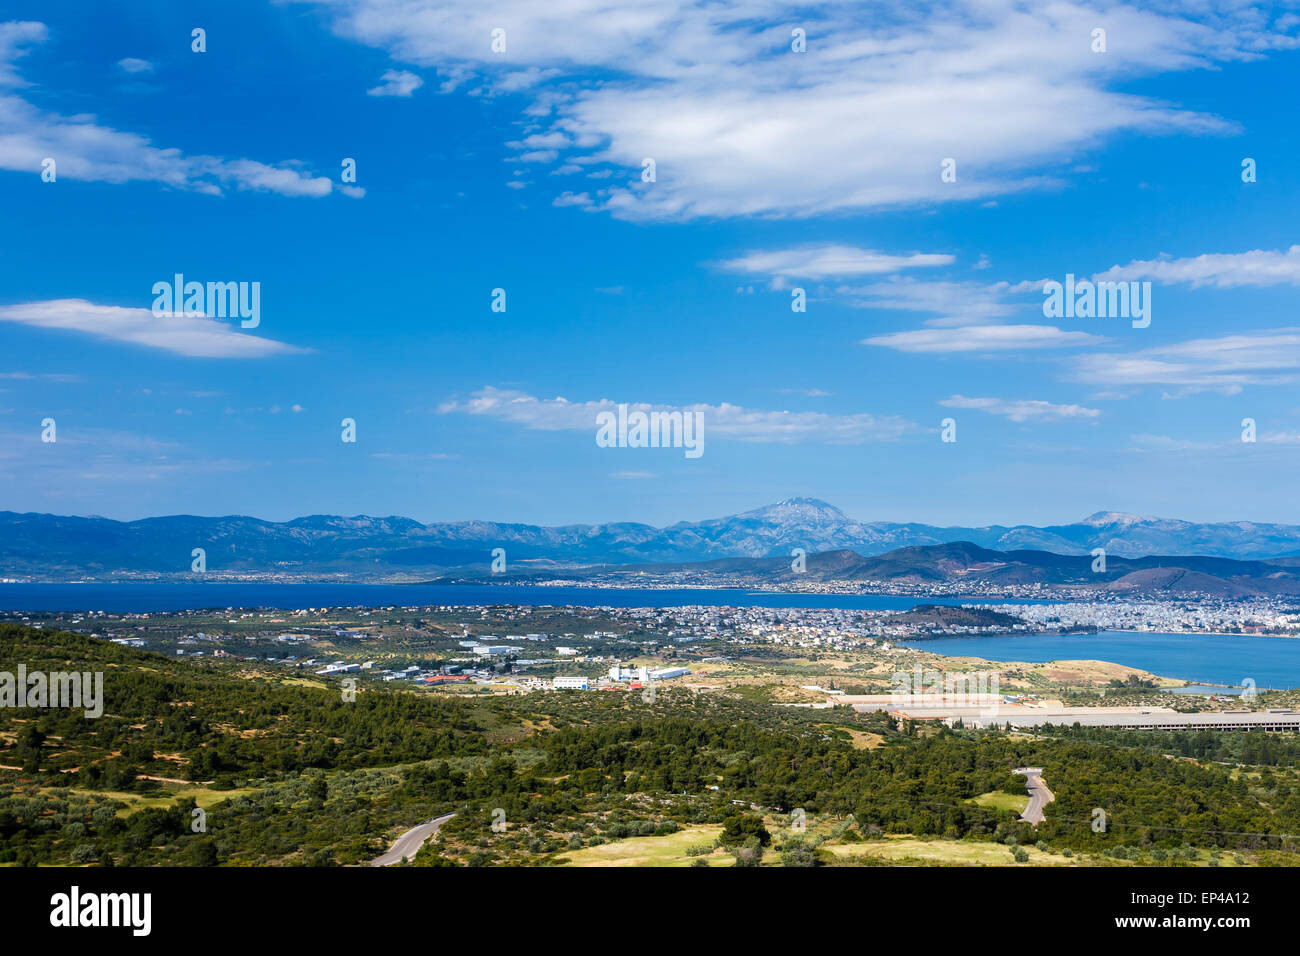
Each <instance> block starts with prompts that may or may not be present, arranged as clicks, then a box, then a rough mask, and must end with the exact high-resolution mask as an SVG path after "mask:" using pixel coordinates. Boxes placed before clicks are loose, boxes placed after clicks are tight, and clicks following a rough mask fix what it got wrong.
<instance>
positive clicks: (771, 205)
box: [320, 0, 1294, 219]
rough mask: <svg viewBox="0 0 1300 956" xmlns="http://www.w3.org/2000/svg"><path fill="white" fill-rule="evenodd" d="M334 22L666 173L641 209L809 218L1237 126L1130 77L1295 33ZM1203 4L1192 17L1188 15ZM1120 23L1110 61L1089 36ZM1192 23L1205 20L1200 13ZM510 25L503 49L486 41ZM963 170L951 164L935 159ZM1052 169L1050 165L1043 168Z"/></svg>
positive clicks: (882, 9) (989, 190) (942, 16)
mask: <svg viewBox="0 0 1300 956" xmlns="http://www.w3.org/2000/svg"><path fill="white" fill-rule="evenodd" d="M320 5H321V6H323V7H324V9H325V10H326V11H327V13H328V14H329V15H330V16H332V23H333V28H334V29H335V31H336V32H337V33H339V34H340V35H342V36H345V37H348V38H351V39H354V40H356V41H359V42H362V43H365V44H368V45H370V46H373V47H377V48H381V49H385V50H387V51H388V52H389V54H390V55H392V56H393V57H394V58H395V59H399V60H401V61H403V62H410V63H416V64H419V65H421V66H425V67H429V68H435V69H438V70H439V71H440V72H443V73H446V74H449V75H454V76H455V77H456V80H457V83H458V84H460V83H477V84H479V85H480V87H481V88H484V89H486V90H488V91H500V90H511V91H522V92H523V93H524V95H526V96H528V97H530V98H531V99H532V103H531V105H530V106H527V107H523V108H522V109H523V111H524V112H525V113H526V114H528V115H530V116H533V117H545V122H546V123H547V124H548V128H547V129H546V130H545V132H560V133H563V134H565V135H566V136H568V137H570V138H571V139H572V140H573V141H574V145H573V147H572V148H571V151H570V152H569V153H568V155H566V156H565V159H566V160H568V159H570V158H571V157H572V155H573V154H574V153H581V154H582V155H584V156H587V157H591V158H595V159H596V160H598V161H599V162H600V163H601V164H603V165H605V166H607V167H610V168H617V169H620V170H623V171H626V172H627V173H630V174H636V173H639V171H640V168H641V160H642V159H643V158H644V157H653V158H654V159H655V160H656V163H657V173H658V175H657V182H655V183H650V184H645V183H641V182H636V183H635V184H634V185H631V186H628V187H621V188H617V189H615V190H612V191H611V192H610V194H609V195H608V196H607V197H605V199H604V201H603V206H602V208H604V209H606V210H608V211H609V212H611V213H612V214H614V215H616V216H620V217H625V218H631V219H688V218H696V217H727V216H745V215H757V216H780V217H802V216H812V215H818V214H823V213H828V212H847V211H852V210H862V209H869V208H874V207H881V206H887V205H893V204H900V203H906V204H916V203H936V202H944V201H951V200H968V199H980V200H985V199H988V198H989V197H991V196H996V195H999V194H1005V193H1010V192H1014V191H1017V190H1021V189H1027V188H1035V187H1039V186H1042V185H1045V184H1049V183H1051V182H1054V180H1053V179H1052V178H1051V177H1052V176H1056V175H1078V174H1077V173H1071V172H1070V171H1071V169H1072V168H1073V167H1074V166H1077V165H1078V164H1077V163H1074V162H1072V160H1073V159H1074V158H1076V157H1078V156H1079V154H1082V153H1084V152H1086V151H1087V150H1089V149H1091V148H1093V147H1095V146H1096V145H1098V144H1099V143H1101V142H1102V141H1104V140H1106V139H1108V138H1111V137H1115V136H1118V135H1132V134H1143V135H1150V134H1161V133H1192V134H1199V133H1225V132H1231V131H1234V130H1235V128H1236V127H1235V126H1233V124H1231V123H1229V122H1226V121H1224V120H1221V119H1219V118H1217V117H1213V116H1208V115H1205V114H1202V113H1197V112H1194V111H1192V110H1190V109H1186V108H1184V107H1182V106H1181V105H1178V104H1173V103H1166V102H1162V101H1158V100H1155V99H1153V98H1150V97H1145V96H1141V95H1137V94H1134V93H1131V92H1127V89H1128V88H1130V84H1131V83H1132V81H1133V80H1134V79H1137V78H1142V77H1148V76H1156V75H1160V74H1164V73H1170V72H1176V71H1186V70H1193V69H1208V68H1214V67H1215V66H1216V65H1217V64H1219V63H1222V62H1226V61H1232V60H1241V59H1246V58H1248V57H1253V56H1258V55H1262V53H1263V52H1264V51H1267V50H1268V49H1270V48H1273V47H1279V48H1280V47H1286V46H1290V45H1293V44H1294V40H1293V39H1292V38H1289V37H1284V36H1280V35H1278V34H1269V33H1267V29H1268V28H1267V26H1266V23H1267V21H1266V20H1265V19H1264V18H1262V17H1247V16H1241V15H1240V13H1239V11H1236V10H1235V9H1230V8H1226V7H1225V8H1224V9H1223V11H1222V12H1220V11H1219V10H1217V9H1216V8H1213V7H1208V6H1204V5H1199V4H1197V5H1190V4H1189V5H1188V6H1187V7H1186V8H1185V9H1180V8H1179V7H1178V6H1176V5H1174V4H1166V5H1161V6H1160V8H1159V9H1154V10H1142V9H1136V8H1135V7H1132V6H1123V5H1115V6H1109V7H1108V8H1107V9H1105V10H1104V11H1102V12H1099V11H1098V10H1097V9H1096V7H1095V5H1092V4H1085V3H1082V2H1072V0H1055V2H1053V3H1051V4H1048V5H1038V6H1033V7H1030V6H1028V5H1026V4H1023V3H1020V2H1015V0H946V2H945V0H940V3H939V4H938V6H937V7H936V6H935V5H920V6H917V5H915V4H910V3H905V2H896V3H894V4H890V5H887V6H886V5H869V6H864V5H861V4H856V3H850V2H825V3H821V4H818V5H816V6H814V7H810V8H807V9H804V8H800V10H799V14H800V18H799V22H800V24H801V25H803V26H804V27H805V28H806V29H807V31H808V52H807V53H804V54H795V53H792V52H790V30H791V19H790V18H791V13H790V10H791V8H790V7H789V4H788V3H785V2H782V0H750V2H747V3H744V4H740V3H711V2H702V0H624V2H620V3H618V4H611V3H609V2H608V0H566V2H563V3H558V4H543V3H537V2H536V0H496V2H494V3H492V4H490V5H484V4H482V3H479V2H476V0H461V2H450V0H320ZM1193 18H1195V19H1193ZM1099 19H1102V20H1104V21H1105V26H1106V27H1107V29H1108V31H1109V41H1110V43H1109V49H1108V51H1107V53H1106V54H1105V55H1104V56H1099V55H1097V54H1095V53H1093V52H1092V50H1091V48H1090V38H1091V31H1092V29H1093V28H1094V27H1095V26H1097V24H1098V21H1099ZM1197 20H1199V21H1201V22H1197ZM495 27H504V28H505V29H506V31H507V40H508V42H507V51H506V52H505V53H500V54H497V53H493V52H492V50H491V46H490V43H491V40H490V37H491V31H492V30H493V29H494V28H495ZM947 157H952V158H954V159H956V160H957V181H956V182H948V183H944V182H941V181H940V177H939V164H940V162H941V160H943V159H944V158H947ZM1042 170H1047V171H1048V173H1047V174H1044V173H1043V172H1042Z"/></svg>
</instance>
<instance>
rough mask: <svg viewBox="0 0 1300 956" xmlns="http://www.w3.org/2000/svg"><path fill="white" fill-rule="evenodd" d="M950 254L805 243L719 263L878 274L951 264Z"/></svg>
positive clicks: (822, 273)
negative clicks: (907, 252) (891, 252)
mask: <svg viewBox="0 0 1300 956" xmlns="http://www.w3.org/2000/svg"><path fill="white" fill-rule="evenodd" d="M953 261H954V257H953V256H950V255H947V254H943V253H913V254H910V255H889V254H887V253H883V252H877V251H875V250H874V249H858V248H855V247H853V246H841V245H828V244H823V245H808V246H798V247H795V248H791V249H774V250H771V251H767V252H761V251H756V252H749V253H746V254H745V255H743V256H740V257H738V258H735V259H728V260H726V261H725V262H721V263H719V264H718V265H719V267H720V268H722V269H723V270H725V271H727V272H738V273H742V274H744V275H763V276H771V277H773V278H780V279H813V280H817V279H842V278H847V277H850V276H861V275H882V274H886V273H893V272H900V271H902V270H903V269H917V268H925V267H934V266H947V265H951V264H952V263H953Z"/></svg>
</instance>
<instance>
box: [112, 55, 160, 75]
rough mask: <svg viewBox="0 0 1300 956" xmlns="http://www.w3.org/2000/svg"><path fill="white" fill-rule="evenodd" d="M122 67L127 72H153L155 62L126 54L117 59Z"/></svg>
mask: <svg viewBox="0 0 1300 956" xmlns="http://www.w3.org/2000/svg"><path fill="white" fill-rule="evenodd" d="M117 65H118V67H119V68H120V69H122V70H124V71H125V72H127V73H152V72H153V64H152V63H150V62H149V61H148V60H141V59H139V58H138V57H134V56H126V57H123V58H122V59H120V60H118V61H117Z"/></svg>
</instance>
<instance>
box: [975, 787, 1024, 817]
mask: <svg viewBox="0 0 1300 956" xmlns="http://www.w3.org/2000/svg"><path fill="white" fill-rule="evenodd" d="M970 802H971V803H978V804H979V805H980V806H981V807H989V808H990V809H993V810H1011V811H1014V812H1015V813H1024V811H1025V807H1027V806H1028V805H1029V797H1027V796H1024V797H1022V796H1019V795H1018V794H1014V793H1004V792H1003V791H1001V790H994V791H992V792H990V793H981V794H980V795H979V796H978V797H971V799H970Z"/></svg>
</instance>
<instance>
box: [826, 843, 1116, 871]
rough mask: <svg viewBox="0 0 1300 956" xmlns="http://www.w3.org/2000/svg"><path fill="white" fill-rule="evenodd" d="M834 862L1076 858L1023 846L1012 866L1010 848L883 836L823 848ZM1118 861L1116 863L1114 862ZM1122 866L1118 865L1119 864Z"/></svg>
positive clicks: (1053, 862) (994, 862)
mask: <svg viewBox="0 0 1300 956" xmlns="http://www.w3.org/2000/svg"><path fill="white" fill-rule="evenodd" d="M824 849H825V850H826V851H827V852H829V853H830V854H832V855H833V856H834V857H835V858H836V860H837V861H839V862H842V863H843V864H845V865H849V866H852V865H853V864H854V863H855V862H856V861H859V860H862V859H864V858H865V857H876V858H877V859H880V860H888V861H889V862H891V863H904V864H912V865H914V866H936V865H943V866H1076V865H1078V864H1079V863H1080V862H1083V861H1081V860H1080V859H1079V858H1078V857H1074V858H1070V857H1064V856H1061V855H1060V854H1059V853H1044V852H1042V851H1041V850H1039V849H1037V848H1036V847H1032V846H1027V847H1024V850H1025V852H1026V853H1028V854H1029V860H1028V861H1027V862H1025V863H1016V862H1015V861H1014V860H1013V859H1012V857H1011V847H1009V846H1003V845H1002V844H1001V843H980V842H977V841H974V840H938V839H936V840H922V839H919V838H917V837H910V836H905V837H887V838H885V839H883V840H869V841H867V842H866V843H846V844H837V845H832V846H828V847H825V848H824ZM1116 862H1119V861H1116ZM1121 865H1122V863H1121Z"/></svg>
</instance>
